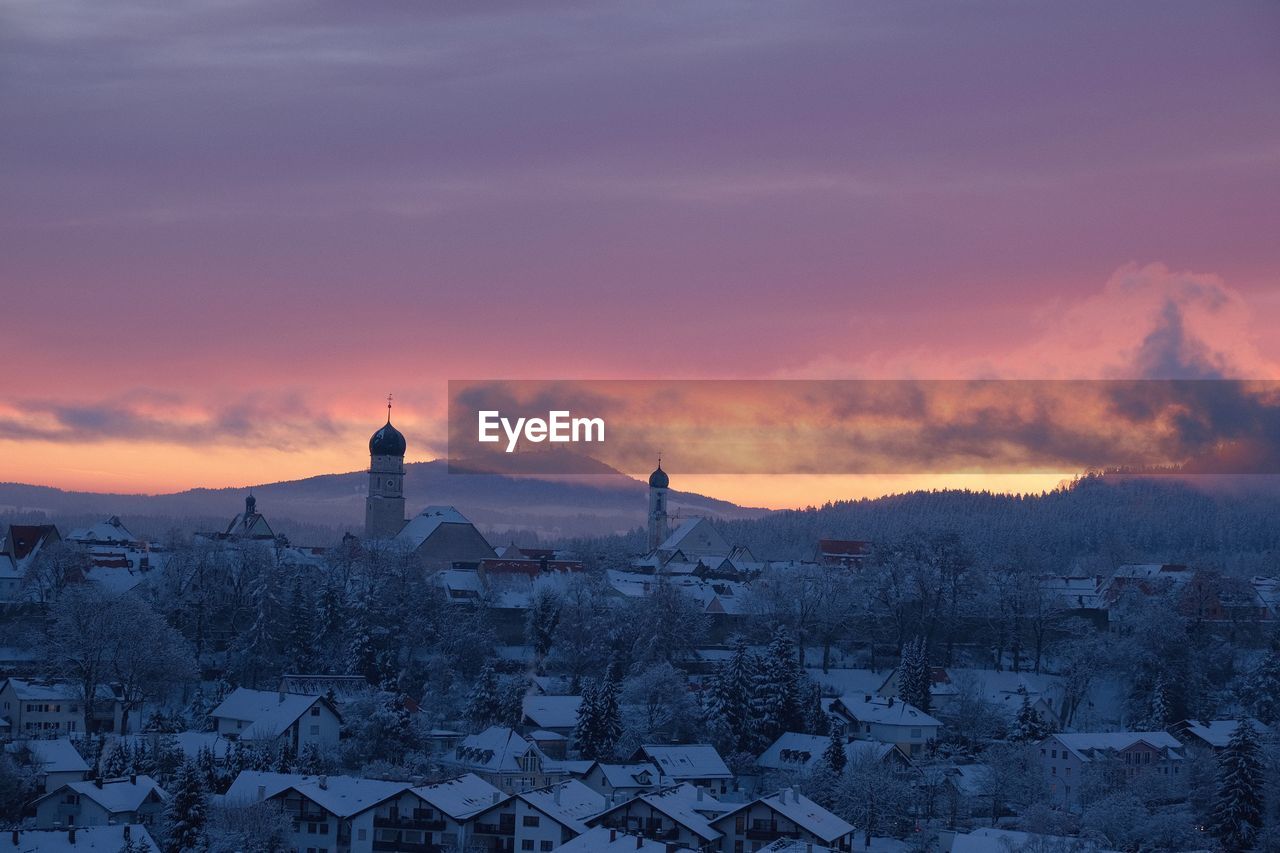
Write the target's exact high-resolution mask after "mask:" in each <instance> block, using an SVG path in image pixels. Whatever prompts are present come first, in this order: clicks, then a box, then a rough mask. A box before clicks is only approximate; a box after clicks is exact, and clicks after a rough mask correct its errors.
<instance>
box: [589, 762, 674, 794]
mask: <svg viewBox="0 0 1280 853" xmlns="http://www.w3.org/2000/svg"><path fill="white" fill-rule="evenodd" d="M659 778H660V774H659V773H658V768H657V767H655V766H653V765H652V764H650V763H649V762H647V761H642V762H639V763H636V764H604V763H602V762H599V761H594V762H592V763H591V767H590V768H589V769H588V770H587V772H586V773H585V774H583V776H582V784H584V785H586V786H587V787H588V788H590V789H591V790H593V791H595V792H596V793H598V794H601V795H602V796H604V798H605V799H607V800H609V802H611V803H617V802H621V801H622V800H624V799H631V798H632V797H635V796H638V795H640V794H643V793H647V792H649V791H654V790H656V789H657V787H658V781H659Z"/></svg>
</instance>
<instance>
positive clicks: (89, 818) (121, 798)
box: [31, 775, 169, 829]
mask: <svg viewBox="0 0 1280 853" xmlns="http://www.w3.org/2000/svg"><path fill="white" fill-rule="evenodd" d="M168 801H169V795H168V794H167V793H165V790H164V789H163V788H161V787H160V785H159V784H158V783H157V782H156V780H154V779H152V778H151V777H150V776H138V775H134V776H127V777H124V778H120V779H95V780H94V781H92V782H69V783H67V784H65V785H61V786H59V787H57V788H55V789H53V790H52V791H50V792H49V793H47V794H45V795H44V796H43V797H40V798H39V799H37V800H36V801H35V802H34V803H32V806H31V807H32V809H33V810H34V811H35V814H36V817H35V825H36V826H37V827H38V828H40V829H52V828H55V827H70V826H105V825H107V824H111V823H140V824H143V825H144V826H154V825H155V824H156V823H157V822H158V821H159V820H160V817H161V815H162V814H163V812H164V807H165V803H167V802H168Z"/></svg>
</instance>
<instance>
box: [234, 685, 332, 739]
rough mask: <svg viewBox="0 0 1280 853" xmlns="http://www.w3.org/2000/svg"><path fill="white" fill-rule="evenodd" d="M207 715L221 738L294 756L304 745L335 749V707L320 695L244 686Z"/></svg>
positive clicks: (238, 688)
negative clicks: (282, 749)
mask: <svg viewBox="0 0 1280 853" xmlns="http://www.w3.org/2000/svg"><path fill="white" fill-rule="evenodd" d="M209 716H210V717H212V718H213V721H214V725H215V727H216V730H217V732H218V734H220V735H222V736H223V737H225V738H228V739H240V740H246V741H255V742H259V743H268V744H272V745H273V746H287V747H288V748H289V749H290V750H291V751H292V752H293V754H295V755H300V754H301V753H302V751H303V750H304V749H306V748H307V747H308V746H315V747H317V748H319V749H329V748H332V747H335V746H337V745H338V735H339V732H340V729H341V726H342V718H341V717H340V716H339V715H338V710H337V708H336V707H335V706H334V704H333V703H332V702H330V701H329V700H328V699H326V698H325V697H323V696H307V695H304V694H301V693H284V692H274V691H270V690H250V689H249V688H247V687H237V688H236V689H235V690H233V691H231V693H229V694H228V695H227V696H226V698H225V699H223V700H222V701H221V702H219V703H218V707H216V708H214V709H213V710H212V711H211V712H210V713H209Z"/></svg>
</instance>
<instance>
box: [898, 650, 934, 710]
mask: <svg viewBox="0 0 1280 853" xmlns="http://www.w3.org/2000/svg"><path fill="white" fill-rule="evenodd" d="M932 685H933V677H932V674H931V672H930V670H929V656H928V652H927V651H926V648H925V641H924V638H923V637H916V638H915V639H913V640H909V641H907V643H906V644H905V645H904V646H903V647H902V659H901V661H900V662H899V664H898V696H899V698H901V699H902V701H904V702H908V703H910V704H912V705H915V706H916V707H917V708H919V709H920V710H921V711H924V712H925V713H926V714H927V713H929V711H930V710H932V705H933V702H932V698H933V697H932V694H931V693H930V688H931V687H932Z"/></svg>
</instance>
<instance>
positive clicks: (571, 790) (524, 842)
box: [469, 779, 605, 853]
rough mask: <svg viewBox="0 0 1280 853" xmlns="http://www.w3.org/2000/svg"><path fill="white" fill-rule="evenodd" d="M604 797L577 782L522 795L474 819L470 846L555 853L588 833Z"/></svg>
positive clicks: (603, 802) (567, 782)
mask: <svg viewBox="0 0 1280 853" xmlns="http://www.w3.org/2000/svg"><path fill="white" fill-rule="evenodd" d="M604 807H605V799H604V797H602V796H600V795H599V794H597V793H596V792H595V791H593V790H591V789H590V788H588V787H587V786H586V785H583V784H582V783H581V782H579V781H577V780H576V779H571V780H569V781H566V782H557V783H555V784H553V785H548V786H546V787H542V788H538V789H535V790H530V791H523V792H521V793H518V794H516V795H515V796H513V797H511V798H509V799H507V800H504V801H502V802H500V803H498V804H497V805H494V806H492V807H491V808H488V809H485V810H484V811H482V812H480V813H479V814H477V815H476V816H475V819H474V822H473V824H472V827H471V834H470V840H469V843H470V844H471V845H472V846H473V847H479V848H483V849H486V850H488V849H492V850H518V851H528V850H535V851H539V853H542V851H548V850H555V849H558V848H559V847H560V845H561V844H564V843H565V842H567V841H570V840H571V839H574V838H576V837H578V836H579V835H580V834H582V833H583V832H585V831H586V830H587V824H586V821H587V819H588V818H590V817H593V816H594V815H596V814H599V812H600V811H601V810H603V809H604Z"/></svg>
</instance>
